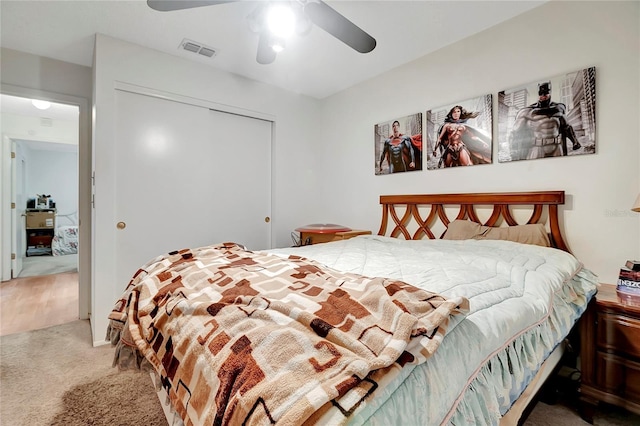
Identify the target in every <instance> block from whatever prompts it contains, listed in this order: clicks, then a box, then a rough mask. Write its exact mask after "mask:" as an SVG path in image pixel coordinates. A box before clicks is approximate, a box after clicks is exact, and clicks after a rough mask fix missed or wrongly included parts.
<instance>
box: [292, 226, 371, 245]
mask: <svg viewBox="0 0 640 426" xmlns="http://www.w3.org/2000/svg"><path fill="white" fill-rule="evenodd" d="M358 235H371V231H363V230H357V229H352V230H351V231H344V232H332V233H317V232H305V231H302V232H300V242H301V244H302V245H308V244H319V243H328V242H331V241H339V240H348V239H349V238H353V237H357V236H358Z"/></svg>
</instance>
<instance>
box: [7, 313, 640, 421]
mask: <svg viewBox="0 0 640 426" xmlns="http://www.w3.org/2000/svg"><path fill="white" fill-rule="evenodd" d="M90 342H91V335H90V327H89V322H88V321H84V320H78V321H74V322H71V323H68V324H63V325H58V326H54V327H50V328H45V329H41V330H35V331H30V332H25V333H19V334H12V335H8V336H3V337H0V423H1V424H2V425H11V426H40V425H42V426H46V425H56V426H81V425H82V426H85V425H92V426H118V425H119V426H129V425H145V426H156V425H157V426H160V425H163V426H166V424H167V423H166V420H165V417H164V415H163V413H162V408H161V407H160V403H159V402H158V398H157V397H156V394H155V392H154V390H153V386H152V384H151V379H150V377H149V375H148V374H147V373H141V372H133V371H126V372H119V371H118V370H117V369H115V368H112V367H111V363H112V359H113V348H112V347H110V346H101V347H98V348H93V347H91V343H90ZM525 425H526V426H585V425H588V423H586V422H584V421H582V420H581V419H580V417H579V416H578V415H577V414H576V413H575V412H574V411H573V410H572V409H571V408H568V407H567V406H565V405H561V404H556V405H546V404H543V403H538V404H537V405H536V408H535V409H534V410H533V412H532V414H531V415H530V417H529V419H528V420H527V421H526V422H525ZM594 425H596V426H631V425H640V416H634V415H632V414H629V413H627V412H625V411H622V410H617V409H611V408H603V409H602V410H600V411H599V412H598V413H597V415H596V418H595V421H594ZM427 426H428V425H427Z"/></svg>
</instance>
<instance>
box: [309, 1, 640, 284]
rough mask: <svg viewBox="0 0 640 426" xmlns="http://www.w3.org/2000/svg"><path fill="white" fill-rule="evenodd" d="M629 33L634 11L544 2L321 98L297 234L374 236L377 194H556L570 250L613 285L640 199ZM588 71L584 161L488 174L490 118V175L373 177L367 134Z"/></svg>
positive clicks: (637, 221)
mask: <svg viewBox="0 0 640 426" xmlns="http://www.w3.org/2000/svg"><path fill="white" fill-rule="evenodd" d="M639 27H640V3H639V2H556V1H553V2H551V3H548V4H546V5H543V6H541V7H539V8H536V9H534V10H532V11H530V12H528V13H526V14H524V15H522V16H519V17H516V18H515V19H512V20H510V21H507V22H506V23H503V24H501V25H499V26H496V27H494V28H491V29H489V30H487V31H484V32H483V33H481V34H479V35H477V36H474V37H471V38H468V39H466V40H463V41H461V42H458V43H455V44H453V45H450V46H449V47H447V48H445V49H442V50H440V51H438V52H435V53H433V54H430V55H428V56H425V57H423V58H421V59H419V60H417V61H415V62H413V63H410V64H407V65H403V66H401V67H398V68H397V69H395V70H393V71H391V72H388V73H385V74H383V75H381V76H379V77H377V78H374V79H372V80H369V81H367V82H365V83H362V84H360V85H358V86H356V87H353V88H351V89H348V90H345V91H343V92H341V93H339V94H336V95H334V96H332V97H331V98H328V99H326V100H325V101H324V102H323V112H322V116H321V120H320V122H321V123H322V129H321V140H322V148H323V150H322V151H321V152H320V155H319V157H318V158H317V159H316V160H317V161H318V162H319V166H320V168H321V170H324V171H325V173H324V177H323V180H322V184H321V185H318V186H316V187H315V188H311V189H310V190H311V191H313V192H314V193H315V194H316V196H317V198H316V204H315V209H314V215H313V216H310V217H307V218H306V220H304V221H305V223H311V222H314V221H322V222H335V223H340V224H344V225H348V226H351V227H352V228H359V229H362V228H366V229H371V230H372V231H374V233H375V232H377V230H378V227H379V217H380V213H381V208H380V206H379V204H378V202H379V200H378V197H379V195H381V194H403V193H452V192H453V193H457V192H478V191H480V192H490V191H529V190H531V191H533V190H556V189H559V190H564V191H565V192H566V194H567V196H568V197H567V198H568V202H567V204H566V206H565V207H564V208H563V209H562V210H561V213H562V214H563V216H564V222H565V231H566V237H567V240H568V244H569V246H570V247H571V249H572V251H573V252H574V254H575V255H576V256H577V257H578V258H579V259H580V260H582V262H583V263H584V264H585V265H586V266H587V267H588V268H590V269H591V270H593V271H594V272H595V273H597V274H598V275H599V276H600V279H601V280H602V281H604V282H615V280H616V279H617V274H618V270H619V268H620V266H621V265H622V264H623V263H624V262H625V261H626V260H627V259H632V258H633V259H638V258H640V214H637V213H633V212H631V211H630V208H631V205H632V203H633V202H634V200H635V198H636V196H637V195H638V193H639V192H640V175H639V167H638V166H639V165H640V149H639V147H640V128H639V127H640V126H639V124H638V117H639V116H640V107H639V95H640V66H639V61H640V58H639V57H640V53H639V52H640V30H639ZM428 42H429V41H428V40H425V41H424V43H428ZM392 59H393V58H390V60H392ZM590 66H595V67H596V86H597V87H596V91H597V101H596V108H597V118H596V120H597V140H596V143H597V152H596V154H593V155H580V156H575V157H564V158H553V159H543V160H533V161H516V162H512V163H498V162H497V160H496V159H497V143H496V142H495V140H496V139H497V137H496V136H495V135H497V133H496V128H495V125H496V121H497V120H496V118H495V113H494V164H491V165H482V166H476V167H469V168H452V169H440V170H424V171H420V172H411V173H405V174H398V175H393V176H390V175H383V176H374V161H375V158H374V146H373V127H374V124H375V123H380V122H385V121H388V120H390V119H394V118H397V117H403V116H405V115H408V114H413V113H416V112H422V113H423V115H424V113H425V111H426V110H428V109H431V108H436V107H439V106H441V105H447V104H451V103H454V102H457V101H462V100H466V99H470V98H474V97H477V96H481V95H485V94H489V93H491V94H493V95H494V111H495V99H496V96H497V93H498V92H499V91H500V90H503V89H508V88H511V87H518V86H521V85H523V84H528V83H531V82H536V81H540V80H542V79H544V78H546V77H553V76H557V75H561V74H565V73H568V72H572V71H576V70H580V69H583V68H587V67H590ZM341 206H345V208H341ZM354 206H358V207H357V208H354Z"/></svg>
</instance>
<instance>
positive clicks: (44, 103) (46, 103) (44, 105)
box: [31, 99, 51, 110]
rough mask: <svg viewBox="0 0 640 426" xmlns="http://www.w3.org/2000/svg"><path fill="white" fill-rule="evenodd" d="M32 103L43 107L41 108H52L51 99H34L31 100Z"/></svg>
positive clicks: (40, 107) (39, 107)
mask: <svg viewBox="0 0 640 426" xmlns="http://www.w3.org/2000/svg"><path fill="white" fill-rule="evenodd" d="M31 105H33V106H34V107H36V108H38V109H41V110H45V109H49V108H51V102H49V101H41V100H40V99H32V100H31Z"/></svg>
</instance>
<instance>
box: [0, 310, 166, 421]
mask: <svg viewBox="0 0 640 426" xmlns="http://www.w3.org/2000/svg"><path fill="white" fill-rule="evenodd" d="M112 360H113V348H112V347H110V346H101V347H97V348H93V347H92V346H91V333H90V326H89V322H88V321H84V320H78V321H74V322H71V323H68V324H63V325H58V326H54V327H50V328H45V329H41V330H35V331H30V332H26V333H19V334H12V335H8V336H2V337H1V338H0V423H1V424H2V425H12V426H38V425H43V426H44V425H59V426H63V425H65V426H75V425H77V426H80V425H83V426H84V425H93V426H100V425H104V426H107V425H108V426H114V425H123V426H124V425H150V426H153V425H158V426H159V425H164V426H166V424H167V423H166V420H165V417H164V415H163V413H162V408H161V407H160V403H159V402H158V398H157V397H156V396H155V392H154V390H153V385H152V384H151V379H150V377H149V374H148V373H142V372H133V371H126V372H119V371H118V370H117V368H112V367H111V363H112Z"/></svg>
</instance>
